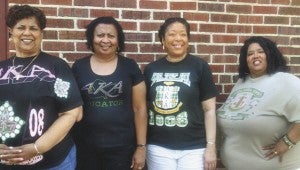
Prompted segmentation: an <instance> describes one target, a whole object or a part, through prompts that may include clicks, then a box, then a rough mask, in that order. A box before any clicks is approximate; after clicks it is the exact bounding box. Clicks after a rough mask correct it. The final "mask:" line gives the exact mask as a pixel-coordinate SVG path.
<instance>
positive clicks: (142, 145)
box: [136, 144, 146, 149]
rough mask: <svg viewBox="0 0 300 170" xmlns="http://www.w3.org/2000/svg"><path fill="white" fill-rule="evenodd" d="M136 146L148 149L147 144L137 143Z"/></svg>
mask: <svg viewBox="0 0 300 170" xmlns="http://www.w3.org/2000/svg"><path fill="white" fill-rule="evenodd" d="M136 147H137V148H142V149H146V144H137V145H136Z"/></svg>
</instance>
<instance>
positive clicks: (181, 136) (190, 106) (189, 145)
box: [144, 54, 218, 149]
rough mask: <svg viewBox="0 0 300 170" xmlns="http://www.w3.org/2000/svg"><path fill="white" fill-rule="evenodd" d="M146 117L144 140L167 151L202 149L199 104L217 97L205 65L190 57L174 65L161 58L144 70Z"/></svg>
mask: <svg viewBox="0 0 300 170" xmlns="http://www.w3.org/2000/svg"><path fill="white" fill-rule="evenodd" d="M144 74H145V79H146V84H147V102H148V107H149V109H148V114H149V129H148V141H147V143H149V144H156V145H159V146H163V147H167V148H170V149H196V148H204V147H205V144H206V140H205V128H204V112H203V109H202V106H201V102H202V101H204V100H207V99H210V98H212V97H215V96H216V95H218V91H217V89H216V87H215V84H214V82H213V79H212V74H211V71H210V68H209V66H208V64H207V63H206V62H205V61H204V60H202V59H200V58H198V57H196V56H192V55H189V54H188V55H187V57H186V58H185V59H184V60H182V61H180V62H177V63H172V62H169V61H167V60H166V58H162V59H160V60H157V61H155V62H153V63H150V64H149V65H148V66H147V67H146V68H145V71H144Z"/></svg>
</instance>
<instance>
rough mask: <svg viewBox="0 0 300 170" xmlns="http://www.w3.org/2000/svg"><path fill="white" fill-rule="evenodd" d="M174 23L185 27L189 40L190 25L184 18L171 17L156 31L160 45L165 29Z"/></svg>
mask: <svg viewBox="0 0 300 170" xmlns="http://www.w3.org/2000/svg"><path fill="white" fill-rule="evenodd" d="M175 22H179V23H181V24H183V25H184V26H185V28H186V33H187V36H188V39H190V24H189V23H188V22H187V21H186V20H185V19H184V18H180V17H173V18H167V19H166V20H165V22H164V23H163V24H162V25H161V26H160V28H159V30H158V38H159V41H160V42H161V43H162V41H163V39H164V38H165V34H166V30H167V28H168V27H169V26H170V25H171V24H173V23H175Z"/></svg>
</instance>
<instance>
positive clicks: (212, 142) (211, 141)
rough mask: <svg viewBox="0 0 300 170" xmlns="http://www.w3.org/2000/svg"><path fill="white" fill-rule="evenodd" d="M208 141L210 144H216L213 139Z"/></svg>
mask: <svg viewBox="0 0 300 170" xmlns="http://www.w3.org/2000/svg"><path fill="white" fill-rule="evenodd" d="M206 143H207V144H209V145H214V144H215V141H213V140H208V141H207V142H206Z"/></svg>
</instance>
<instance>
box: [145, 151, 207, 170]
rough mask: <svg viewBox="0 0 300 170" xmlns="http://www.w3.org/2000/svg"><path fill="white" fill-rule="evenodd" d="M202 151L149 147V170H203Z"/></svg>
mask: <svg viewBox="0 0 300 170" xmlns="http://www.w3.org/2000/svg"><path fill="white" fill-rule="evenodd" d="M204 151H205V148H202V149H192V150H172V149H166V148H164V147H160V146H157V145H147V165H148V170H203V169H204V161H203V158H204Z"/></svg>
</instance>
